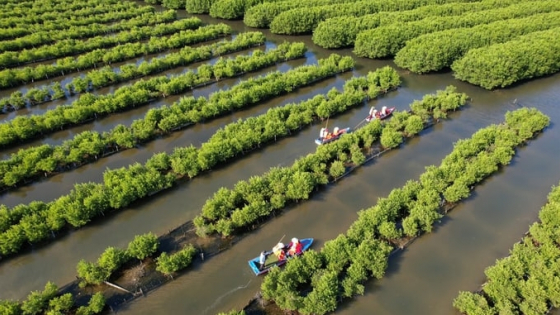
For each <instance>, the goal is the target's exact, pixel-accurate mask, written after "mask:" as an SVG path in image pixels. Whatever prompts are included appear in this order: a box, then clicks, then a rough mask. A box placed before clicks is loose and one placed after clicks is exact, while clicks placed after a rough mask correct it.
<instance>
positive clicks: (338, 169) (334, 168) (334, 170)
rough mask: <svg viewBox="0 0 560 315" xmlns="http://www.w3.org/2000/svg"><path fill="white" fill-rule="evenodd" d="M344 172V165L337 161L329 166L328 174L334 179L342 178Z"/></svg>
mask: <svg viewBox="0 0 560 315" xmlns="http://www.w3.org/2000/svg"><path fill="white" fill-rule="evenodd" d="M345 171H346V167H344V163H342V162H341V161H338V160H337V161H334V162H333V163H332V164H331V168H330V169H329V174H330V175H331V176H332V177H334V178H338V177H340V176H342V175H343V174H344V172H345Z"/></svg>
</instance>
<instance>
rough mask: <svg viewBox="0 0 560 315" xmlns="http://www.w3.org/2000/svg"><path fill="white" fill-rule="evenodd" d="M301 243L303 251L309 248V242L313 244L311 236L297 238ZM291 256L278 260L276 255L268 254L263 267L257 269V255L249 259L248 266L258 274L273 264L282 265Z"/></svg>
mask: <svg viewBox="0 0 560 315" xmlns="http://www.w3.org/2000/svg"><path fill="white" fill-rule="evenodd" d="M299 241H300V243H301V245H303V248H302V251H303V252H305V251H306V250H307V249H309V247H311V244H313V239H312V238H304V239H301V240H299ZM289 259H291V258H288V259H286V260H278V258H276V256H275V255H274V254H270V255H269V256H268V257H267V258H266V262H265V264H264V268H262V269H259V265H260V264H259V257H255V258H253V259H251V260H249V262H248V263H249V267H251V270H253V272H254V273H255V275H256V276H260V275H262V274H265V273H267V272H268V271H269V270H270V268H272V267H274V266H282V265H284V264H285V263H286V261H288V260H289Z"/></svg>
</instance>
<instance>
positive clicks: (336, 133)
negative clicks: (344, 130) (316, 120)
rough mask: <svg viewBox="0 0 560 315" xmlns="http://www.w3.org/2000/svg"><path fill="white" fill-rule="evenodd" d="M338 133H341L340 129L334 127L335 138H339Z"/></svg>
mask: <svg viewBox="0 0 560 315" xmlns="http://www.w3.org/2000/svg"><path fill="white" fill-rule="evenodd" d="M338 133H339V129H338V127H334V129H333V136H334V137H336V136H338Z"/></svg>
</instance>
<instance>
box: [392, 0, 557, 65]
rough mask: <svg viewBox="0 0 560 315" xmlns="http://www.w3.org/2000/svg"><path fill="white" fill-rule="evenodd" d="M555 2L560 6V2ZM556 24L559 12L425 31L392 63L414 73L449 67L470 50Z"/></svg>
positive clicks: (398, 54) (552, 26)
mask: <svg viewBox="0 0 560 315" xmlns="http://www.w3.org/2000/svg"><path fill="white" fill-rule="evenodd" d="M556 3H557V4H558V8H559V9H560V2H556ZM555 27H556V28H557V27H560V12H552V13H543V14H538V15H533V16H530V17H526V18H523V19H511V20H505V21H499V22H494V23H490V24H484V25H478V26H475V27H472V28H457V29H452V30H446V31H441V32H435V33H431V34H426V35H422V36H420V37H417V38H415V39H413V40H411V41H408V42H407V43H406V45H405V46H404V48H403V49H401V50H400V51H399V52H398V53H397V55H396V56H395V63H396V64H397V65H398V66H399V67H402V68H406V69H409V70H410V71H412V72H415V73H426V72H430V71H438V70H441V69H444V68H448V67H450V66H451V64H452V63H453V62H454V61H455V60H457V59H460V58H462V57H463V56H464V55H465V54H466V53H467V52H468V51H469V50H471V49H474V48H479V47H485V46H489V45H492V44H499V43H503V42H506V41H508V40H511V39H514V38H516V37H519V36H521V35H525V34H528V33H531V32H535V31H543V30H547V29H550V28H555ZM556 34H557V35H558V33H556ZM533 54H534V52H533ZM550 54H554V53H553V52H550ZM501 62H503V61H500V63H501ZM516 65H517V62H514V63H513V64H511V65H508V66H516ZM477 66H479V67H480V65H477ZM538 66H540V65H538ZM491 68H492V67H491Z"/></svg>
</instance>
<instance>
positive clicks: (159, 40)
mask: <svg viewBox="0 0 560 315" xmlns="http://www.w3.org/2000/svg"><path fill="white" fill-rule="evenodd" d="M229 34H231V27H229V26H227V25H225V24H215V25H209V26H204V27H200V28H198V29H196V30H187V31H181V32H179V33H175V34H173V35H171V36H168V37H151V38H150V39H149V40H148V41H147V42H145V43H128V44H123V45H118V46H116V47H113V48H108V49H96V50H94V51H92V52H88V53H86V54H82V55H79V56H78V57H76V58H74V57H65V58H62V59H58V60H57V61H56V62H55V63H54V64H40V65H37V66H33V67H31V66H28V67H24V68H13V69H4V70H1V71H0V88H7V87H15V86H19V85H23V84H26V83H28V82H33V81H37V80H43V79H49V78H51V77H55V76H59V75H66V74H68V73H71V72H76V71H82V70H85V69H91V68H96V67H98V66H101V65H104V64H110V63H112V62H118V61H124V60H126V59H130V58H134V57H137V56H141V55H146V54H152V53H159V52H162V51H164V50H167V49H172V48H181V47H183V46H185V45H189V44H195V43H200V42H204V41H209V40H212V39H216V38H218V37H222V36H226V35H229Z"/></svg>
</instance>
